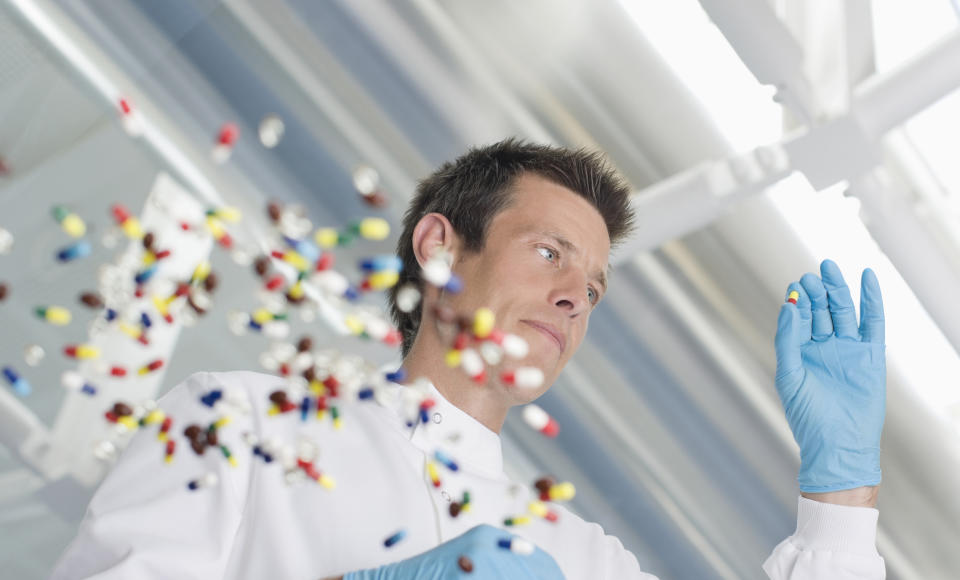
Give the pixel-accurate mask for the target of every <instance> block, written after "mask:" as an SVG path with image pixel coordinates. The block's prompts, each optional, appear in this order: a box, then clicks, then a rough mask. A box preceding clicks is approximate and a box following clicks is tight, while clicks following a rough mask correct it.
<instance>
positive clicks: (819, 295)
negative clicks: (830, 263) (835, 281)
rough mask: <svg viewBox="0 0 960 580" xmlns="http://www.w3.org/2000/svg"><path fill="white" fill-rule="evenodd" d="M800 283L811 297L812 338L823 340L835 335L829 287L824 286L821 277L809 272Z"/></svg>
mask: <svg viewBox="0 0 960 580" xmlns="http://www.w3.org/2000/svg"><path fill="white" fill-rule="evenodd" d="M800 285H801V286H803V289H804V290H806V291H807V296H808V297H809V298H810V315H811V317H812V319H813V320H812V326H811V338H813V340H815V341H818V342H821V341H824V340H827V339H828V338H830V336H832V335H833V319H832V318H831V317H830V310H829V303H828V301H827V289H826V288H824V286H823V282H822V281H820V277H819V276H816V275H815V274H810V273H809V272H808V273H806V274H804V275H803V276H802V277H801V278H800Z"/></svg>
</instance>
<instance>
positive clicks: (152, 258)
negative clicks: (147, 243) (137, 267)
mask: <svg viewBox="0 0 960 580" xmlns="http://www.w3.org/2000/svg"><path fill="white" fill-rule="evenodd" d="M156 261H157V255H156V254H154V253H153V252H151V251H149V250H147V251H146V252H144V253H143V265H144V266H152V265H153V264H154V262H156Z"/></svg>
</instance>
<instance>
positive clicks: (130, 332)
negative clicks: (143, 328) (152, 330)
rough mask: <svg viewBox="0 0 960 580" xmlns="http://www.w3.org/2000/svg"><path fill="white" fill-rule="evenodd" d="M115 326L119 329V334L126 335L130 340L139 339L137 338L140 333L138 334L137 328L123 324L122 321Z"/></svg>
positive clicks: (126, 323)
mask: <svg viewBox="0 0 960 580" xmlns="http://www.w3.org/2000/svg"><path fill="white" fill-rule="evenodd" d="M117 326H118V327H119V328H120V331H121V332H123V333H124V334H126V335H127V336H129V337H130V338H132V339H135V340H136V339H139V338H140V335H141V334H142V333H141V332H140V329H139V328H137V327H136V326H133V325H132V324H130V323H129V322H125V321H123V320H121V321H120V322H119V323H118V324H117Z"/></svg>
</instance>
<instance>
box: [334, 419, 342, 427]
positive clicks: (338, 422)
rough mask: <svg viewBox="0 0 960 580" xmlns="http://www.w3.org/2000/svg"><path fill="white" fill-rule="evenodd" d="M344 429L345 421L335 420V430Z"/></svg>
mask: <svg viewBox="0 0 960 580" xmlns="http://www.w3.org/2000/svg"><path fill="white" fill-rule="evenodd" d="M342 427H343V419H341V418H340V417H337V418H336V419H334V420H333V428H334V429H340V428H342Z"/></svg>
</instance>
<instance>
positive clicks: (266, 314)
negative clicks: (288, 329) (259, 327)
mask: <svg viewBox="0 0 960 580" xmlns="http://www.w3.org/2000/svg"><path fill="white" fill-rule="evenodd" d="M252 318H253V321H254V322H256V323H257V324H266V323H267V322H269V321H271V320H273V313H272V312H270V311H269V310H267V309H266V308H257V309H256V310H254V311H253V317H252Z"/></svg>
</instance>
